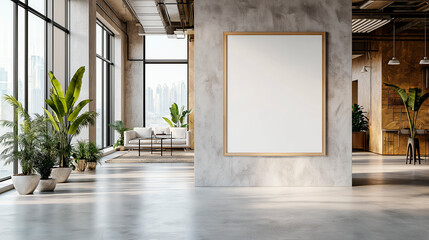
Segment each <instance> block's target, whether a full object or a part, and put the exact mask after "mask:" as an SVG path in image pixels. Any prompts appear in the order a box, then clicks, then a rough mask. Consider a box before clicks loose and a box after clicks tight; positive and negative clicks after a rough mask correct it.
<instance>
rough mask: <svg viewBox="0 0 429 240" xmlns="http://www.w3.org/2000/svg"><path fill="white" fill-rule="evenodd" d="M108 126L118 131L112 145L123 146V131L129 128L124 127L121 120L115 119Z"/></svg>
mask: <svg viewBox="0 0 429 240" xmlns="http://www.w3.org/2000/svg"><path fill="white" fill-rule="evenodd" d="M109 126H110V127H111V128H113V129H115V130H116V132H118V133H119V138H118V140H117V141H116V143H115V145H113V147H114V148H116V147H118V146H124V133H125V131H128V130H131V128H126V127H125V126H124V123H123V122H122V121H121V120H119V121H116V122H115V124H112V123H111V124H109Z"/></svg>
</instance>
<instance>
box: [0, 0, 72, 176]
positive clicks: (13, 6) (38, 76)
mask: <svg viewBox="0 0 429 240" xmlns="http://www.w3.org/2000/svg"><path fill="white" fill-rule="evenodd" d="M67 12H68V1H67V0H27V1H16V0H2V1H0V26H1V30H2V34H1V35H0V52H1V53H2V54H1V56H0V94H1V96H0V97H3V95H4V94H9V95H13V96H15V97H17V98H18V100H19V101H21V102H22V103H23V104H24V107H25V108H26V109H27V110H28V111H29V112H30V114H35V113H43V109H42V107H45V104H44V100H45V98H46V97H47V96H46V95H47V88H48V87H49V84H50V83H49V81H48V77H47V72H48V71H50V70H53V71H54V74H55V75H56V77H57V78H58V79H59V80H60V81H61V82H62V83H63V84H64V83H65V82H66V79H67V74H68V67H67V62H68V60H67V57H68V30H67V27H68V25H67V24H68V21H67V19H68V16H67V15H68V14H67ZM54 16H55V17H54ZM11 112H13V109H12V108H11V107H10V106H8V105H7V104H5V103H4V102H3V101H0V119H2V120H14V119H13V114H11ZM8 131H12V129H4V128H0V135H1V134H4V133H5V132H8ZM2 150H3V149H2V146H1V145H0V152H1V151H2ZM16 173H18V162H17V161H15V163H14V164H10V165H3V162H0V181H2V180H6V179H8V178H10V176H11V175H12V174H16Z"/></svg>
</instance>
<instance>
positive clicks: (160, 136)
mask: <svg viewBox="0 0 429 240" xmlns="http://www.w3.org/2000/svg"><path fill="white" fill-rule="evenodd" d="M153 140H160V141H161V148H160V149H157V148H155V147H153ZM168 140H170V156H173V135H172V134H153V135H152V136H151V138H150V154H152V153H153V152H157V151H160V152H161V156H162V152H163V151H164V149H162V147H163V142H164V141H168ZM167 143H168V142H167Z"/></svg>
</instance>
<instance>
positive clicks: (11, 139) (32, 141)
mask: <svg viewBox="0 0 429 240" xmlns="http://www.w3.org/2000/svg"><path fill="white" fill-rule="evenodd" d="M4 101H5V102H6V103H8V104H9V105H11V106H12V107H14V108H15V112H14V114H15V116H16V117H19V118H20V123H19V124H18V123H16V122H14V121H7V120H3V121H1V126H2V127H5V128H10V129H12V131H11V132H7V133H5V134H3V135H2V136H0V143H2V144H3V146H4V150H3V151H2V152H1V154H0V158H2V159H3V160H5V162H6V163H7V164H8V163H11V162H14V161H15V159H18V160H19V162H20V165H21V169H22V173H20V174H17V175H13V176H12V182H13V186H14V187H15V189H16V190H17V192H18V193H19V194H21V195H26V194H31V193H33V192H34V190H35V189H36V187H37V185H38V184H39V180H40V175H38V174H34V162H35V156H36V155H37V153H38V150H37V144H38V138H39V131H38V129H39V128H40V126H41V124H43V121H42V120H40V118H41V117H40V116H36V118H34V119H33V118H32V117H31V116H30V114H28V112H27V110H26V109H25V108H24V107H23V106H22V104H21V103H20V102H19V101H18V100H16V98H15V97H13V96H10V95H5V96H4ZM18 128H19V131H18ZM15 144H17V145H18V146H17V147H15Z"/></svg>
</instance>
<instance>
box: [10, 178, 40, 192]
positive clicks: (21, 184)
mask: <svg viewBox="0 0 429 240" xmlns="http://www.w3.org/2000/svg"><path fill="white" fill-rule="evenodd" d="M39 180H40V175H38V174H32V175H17V176H12V182H13V186H14V187H15V189H16V191H17V192H18V193H19V194H20V195H27V194H31V193H33V192H34V190H35V189H36V187H37V184H39Z"/></svg>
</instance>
